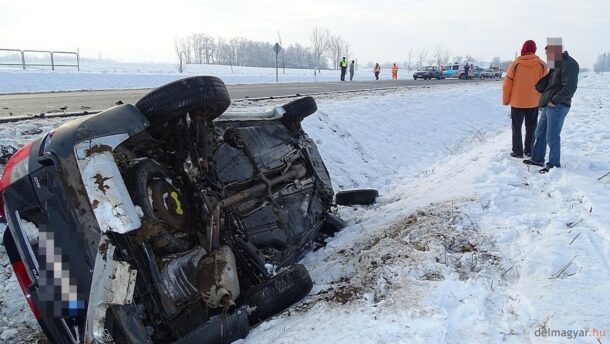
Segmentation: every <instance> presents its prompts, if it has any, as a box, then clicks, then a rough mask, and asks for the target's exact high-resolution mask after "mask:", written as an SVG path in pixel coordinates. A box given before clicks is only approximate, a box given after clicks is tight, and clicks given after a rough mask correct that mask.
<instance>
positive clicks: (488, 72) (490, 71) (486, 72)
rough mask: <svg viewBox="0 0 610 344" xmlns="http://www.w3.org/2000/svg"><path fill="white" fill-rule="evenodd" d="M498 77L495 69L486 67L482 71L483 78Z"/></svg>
mask: <svg viewBox="0 0 610 344" xmlns="http://www.w3.org/2000/svg"><path fill="white" fill-rule="evenodd" d="M495 77H496V72H495V71H494V70H493V69H491V68H490V69H486V70H484V71H483V72H482V73H481V78H482V79H493V78H495Z"/></svg>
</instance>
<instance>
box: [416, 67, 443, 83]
mask: <svg viewBox="0 0 610 344" xmlns="http://www.w3.org/2000/svg"><path fill="white" fill-rule="evenodd" d="M432 78H434V79H437V80H440V79H441V78H442V75H441V70H440V68H439V67H436V66H426V67H422V68H419V69H418V70H417V71H415V73H413V79H414V80H417V79H424V80H430V79H432Z"/></svg>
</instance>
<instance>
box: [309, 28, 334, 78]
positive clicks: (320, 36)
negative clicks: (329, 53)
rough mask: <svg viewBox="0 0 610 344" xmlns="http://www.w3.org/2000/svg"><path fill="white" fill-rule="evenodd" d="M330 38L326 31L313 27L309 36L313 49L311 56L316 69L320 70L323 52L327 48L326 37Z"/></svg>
mask: <svg viewBox="0 0 610 344" xmlns="http://www.w3.org/2000/svg"><path fill="white" fill-rule="evenodd" d="M329 36H330V32H329V31H328V29H322V28H319V27H315V28H314V29H313V31H312V32H311V35H310V36H309V38H310V40H311V45H312V48H313V56H314V62H315V65H316V68H318V69H320V67H321V66H322V57H323V55H324V52H325V51H326V49H327V48H328V37H329ZM324 65H326V64H325V63H324Z"/></svg>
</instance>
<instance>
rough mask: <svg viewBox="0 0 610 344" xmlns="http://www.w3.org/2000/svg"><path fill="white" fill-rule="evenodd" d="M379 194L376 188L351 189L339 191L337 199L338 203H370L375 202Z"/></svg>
mask: <svg viewBox="0 0 610 344" xmlns="http://www.w3.org/2000/svg"><path fill="white" fill-rule="evenodd" d="M377 196H379V192H378V191H377V190H375V189H362V190H349V191H341V192H337V194H336V195H335V201H336V203H337V204H338V205H369V204H373V203H375V199H376V198H377Z"/></svg>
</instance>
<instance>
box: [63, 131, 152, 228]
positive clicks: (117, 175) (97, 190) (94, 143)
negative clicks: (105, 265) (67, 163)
mask: <svg viewBox="0 0 610 344" xmlns="http://www.w3.org/2000/svg"><path fill="white" fill-rule="evenodd" d="M127 138H128V136H127V134H120V135H113V136H108V137H103V138H97V139H94V140H89V141H85V142H81V143H79V144H78V145H76V147H75V153H76V156H77V159H78V160H77V162H78V168H79V170H80V173H81V177H82V179H83V184H84V185H85V189H86V190H87V196H88V197H89V202H90V204H91V208H92V209H93V213H94V214H95V217H96V219H97V222H98V224H99V226H100V229H101V231H102V232H107V231H111V232H116V233H121V234H124V233H128V232H130V231H132V230H134V229H138V228H140V226H141V225H142V224H141V222H140V217H139V216H138V213H137V211H136V208H135V206H134V204H133V202H132V200H131V197H130V195H129V192H128V191H127V187H126V186H125V182H124V181H123V178H122V176H121V172H120V171H119V168H118V166H117V164H116V162H115V161H114V157H113V155H112V150H113V149H114V148H115V147H116V146H117V145H118V144H120V143H121V142H122V141H124V140H125V139H127Z"/></svg>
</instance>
